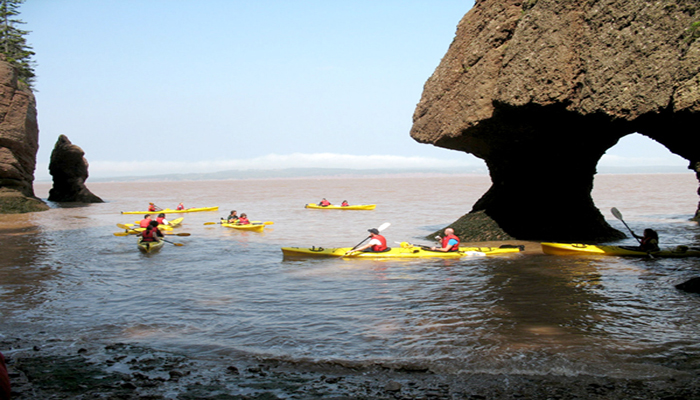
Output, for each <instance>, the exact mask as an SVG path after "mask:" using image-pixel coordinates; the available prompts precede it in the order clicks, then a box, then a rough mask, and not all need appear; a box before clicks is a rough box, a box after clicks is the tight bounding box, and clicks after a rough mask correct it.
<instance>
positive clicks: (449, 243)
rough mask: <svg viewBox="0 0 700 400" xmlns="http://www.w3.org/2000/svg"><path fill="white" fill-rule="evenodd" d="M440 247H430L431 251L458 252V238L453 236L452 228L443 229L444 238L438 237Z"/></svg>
mask: <svg viewBox="0 0 700 400" xmlns="http://www.w3.org/2000/svg"><path fill="white" fill-rule="evenodd" d="M438 238H440V245H441V246H442V247H431V248H430V250H432V251H444V252H448V251H459V238H458V237H457V236H455V231H454V229H452V228H447V229H445V237H442V238H441V237H440V236H438Z"/></svg>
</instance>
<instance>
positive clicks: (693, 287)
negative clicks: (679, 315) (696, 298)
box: [676, 278, 700, 293]
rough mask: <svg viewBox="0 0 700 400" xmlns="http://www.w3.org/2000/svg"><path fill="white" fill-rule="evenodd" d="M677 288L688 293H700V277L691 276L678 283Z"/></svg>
mask: <svg viewBox="0 0 700 400" xmlns="http://www.w3.org/2000/svg"><path fill="white" fill-rule="evenodd" d="M676 289H678V290H682V291H684V292H688V293H700V278H691V279H689V280H687V281H685V282H683V283H679V284H678V285H676Z"/></svg>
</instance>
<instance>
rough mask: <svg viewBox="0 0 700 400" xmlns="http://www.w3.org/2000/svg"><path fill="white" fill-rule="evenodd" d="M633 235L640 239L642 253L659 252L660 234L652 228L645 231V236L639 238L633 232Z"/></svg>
mask: <svg viewBox="0 0 700 400" xmlns="http://www.w3.org/2000/svg"><path fill="white" fill-rule="evenodd" d="M632 235H634V237H636V238H637V239H639V249H640V250H642V251H659V234H658V233H656V231H655V230H653V229H651V228H647V229H645V230H644V236H639V235H637V234H635V233H634V232H632Z"/></svg>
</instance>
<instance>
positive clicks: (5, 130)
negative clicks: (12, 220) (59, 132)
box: [0, 61, 49, 214]
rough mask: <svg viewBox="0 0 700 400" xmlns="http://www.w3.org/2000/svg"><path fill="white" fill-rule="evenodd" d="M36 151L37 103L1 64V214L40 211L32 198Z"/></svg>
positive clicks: (41, 206) (43, 207)
mask: <svg viewBox="0 0 700 400" xmlns="http://www.w3.org/2000/svg"><path fill="white" fill-rule="evenodd" d="M38 150H39V127H38V124H37V112H36V101H35V99H34V95H33V94H32V92H31V90H29V88H27V87H26V85H23V84H21V83H19V82H18V81H17V74H16V72H15V70H14V68H13V67H12V66H11V65H10V64H8V63H7V62H5V61H0V213H3V214H5V213H17V212H30V211H43V210H47V209H48V208H49V207H48V206H47V205H46V204H44V203H43V202H42V201H41V200H39V199H37V198H36V197H35V196H34V188H33V186H32V185H33V183H34V169H35V168H36V153H37V151H38Z"/></svg>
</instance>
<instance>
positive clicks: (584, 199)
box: [411, 0, 700, 241]
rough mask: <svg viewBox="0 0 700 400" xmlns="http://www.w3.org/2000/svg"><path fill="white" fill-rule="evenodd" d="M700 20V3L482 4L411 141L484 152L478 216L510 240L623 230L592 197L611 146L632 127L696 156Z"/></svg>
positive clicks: (565, 0)
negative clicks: (699, 27) (698, 31)
mask: <svg viewBox="0 0 700 400" xmlns="http://www.w3.org/2000/svg"><path fill="white" fill-rule="evenodd" d="M699 19H700V3H699V2H698V1H697V0H668V1H649V0H587V1H586V0H584V1H569V0H528V1H521V0H481V1H477V2H476V4H475V6H474V7H473V9H472V10H470V11H469V13H467V14H466V15H465V16H464V18H463V19H462V20H461V21H460V23H459V25H458V28H457V34H456V37H455V39H454V41H453V43H452V44H451V46H450V48H449V50H448V52H447V54H446V55H445V56H444V58H443V60H442V61H441V63H440V65H439V66H438V67H437V69H436V70H435V72H434V74H433V75H432V76H431V77H430V78H429V79H428V81H427V83H426V84H425V88H424V92H423V96H422V98H421V101H420V103H419V104H418V106H417V107H416V111H415V113H414V117H413V121H414V124H413V128H412V130H411V136H412V137H413V138H414V139H415V140H417V141H419V142H422V143H429V144H433V145H436V146H439V147H444V148H448V149H453V150H458V151H464V152H468V153H471V154H474V155H476V156H477V157H480V158H482V159H484V160H485V162H486V164H487V166H488V168H489V171H490V174H491V177H492V181H493V185H492V187H491V189H490V190H489V191H488V192H487V193H486V194H485V195H484V196H483V197H482V198H481V199H480V200H479V201H478V202H477V203H476V204H475V205H474V207H473V210H472V213H475V212H478V211H484V212H485V213H486V214H487V215H488V216H490V217H491V218H493V219H494V220H495V221H496V222H497V223H498V224H499V225H500V227H501V228H502V229H503V230H504V231H505V232H507V233H508V234H509V235H511V236H513V237H516V238H518V239H532V240H562V241H563V240H574V241H582V240H605V239H612V238H616V237H620V236H622V233H620V232H618V231H616V230H614V229H612V228H611V227H610V226H609V225H608V224H607V223H606V222H605V219H604V217H603V216H602V214H601V213H600V211H599V210H598V209H597V208H596V207H595V205H594V204H593V201H592V199H591V196H590V192H591V190H592V187H593V176H594V175H595V173H596V165H597V162H598V160H599V159H600V157H601V156H602V155H603V154H604V153H605V151H606V150H607V149H609V148H610V147H612V146H614V145H615V144H616V143H617V141H618V140H619V139H620V138H621V137H623V136H626V135H628V134H632V133H635V132H638V133H641V134H643V135H646V136H648V137H650V138H652V139H654V140H656V141H658V142H659V143H661V144H663V145H665V146H666V147H667V148H668V149H669V150H670V151H672V152H674V153H676V154H678V155H680V156H681V157H684V158H686V159H687V160H688V161H689V166H690V167H691V168H695V165H696V164H697V165H700V164H699V163H700V146H699V144H700V135H698V131H699V130H700V40H696V41H688V40H685V38H686V32H687V30H688V28H689V27H690V25H691V24H692V23H693V22H694V21H697V20H699ZM465 217H466V218H468V215H467V216H465ZM462 234H463V235H465V236H466V237H469V234H468V232H462Z"/></svg>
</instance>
